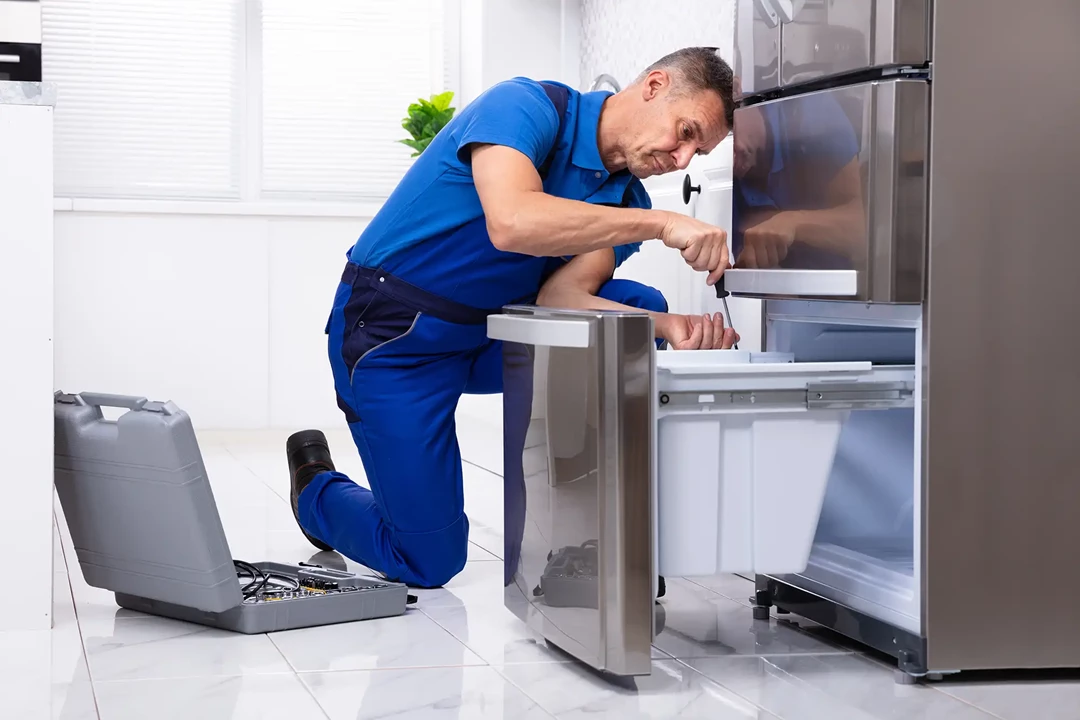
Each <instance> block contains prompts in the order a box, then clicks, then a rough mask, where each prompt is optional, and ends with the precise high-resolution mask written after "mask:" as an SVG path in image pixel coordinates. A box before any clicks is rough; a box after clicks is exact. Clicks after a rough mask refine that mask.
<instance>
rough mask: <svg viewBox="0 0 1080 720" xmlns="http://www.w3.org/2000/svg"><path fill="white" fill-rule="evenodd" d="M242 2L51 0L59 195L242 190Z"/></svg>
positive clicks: (218, 194) (49, 58)
mask: <svg viewBox="0 0 1080 720" xmlns="http://www.w3.org/2000/svg"><path fill="white" fill-rule="evenodd" d="M243 1H244V0H184V1H183V2H177V1H176V0H43V2H42V34H43V38H42V42H43V48H42V53H43V75H44V79H45V80H46V81H52V82H56V83H57V84H58V86H59V88H58V93H59V95H58V100H57V106H56V115H55V157H56V192H57V194H58V195H62V196H91V197H103V196H104V197H157V198H237V197H239V190H240V157H241V156H240V151H239V148H240V143H239V140H240V128H241V119H242V115H241V109H242V107H243V105H242V102H241V100H242V98H241V91H242V87H243V73H244V69H245V62H244V43H243V40H244V16H243V5H242V3H243Z"/></svg>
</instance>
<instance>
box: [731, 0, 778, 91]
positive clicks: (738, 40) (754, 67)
mask: <svg viewBox="0 0 1080 720" xmlns="http://www.w3.org/2000/svg"><path fill="white" fill-rule="evenodd" d="M773 2H774V0H738V5H736V8H735V62H734V64H733V70H734V71H735V76H736V77H737V78H738V79H739V83H740V87H741V90H742V94H744V95H752V94H754V93H761V92H767V91H769V90H775V89H776V88H778V87H780V24H781V21H782V18H781V16H780V14H779V13H778V12H777V11H776V8H775V7H774V5H773Z"/></svg>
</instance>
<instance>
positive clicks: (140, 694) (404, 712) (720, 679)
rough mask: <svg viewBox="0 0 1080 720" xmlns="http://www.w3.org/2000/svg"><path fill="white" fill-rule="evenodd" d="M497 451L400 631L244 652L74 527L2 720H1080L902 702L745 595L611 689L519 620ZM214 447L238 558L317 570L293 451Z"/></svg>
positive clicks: (475, 430)
mask: <svg viewBox="0 0 1080 720" xmlns="http://www.w3.org/2000/svg"><path fill="white" fill-rule="evenodd" d="M490 433H491V431H490V430H489V429H485V428H483V427H482V426H476V427H463V428H462V433H461V434H462V448H463V454H464V455H465V457H466V458H467V460H468V461H469V463H468V464H467V465H466V467H465V484H466V488H465V492H466V505H467V510H468V513H469V515H470V521H471V524H472V528H473V543H474V544H473V546H472V547H471V548H470V554H469V563H468V565H467V566H466V568H465V571H464V572H462V573H461V574H460V575H459V576H458V577H456V578H455V579H454V580H453V581H452V582H450V583H449V584H448V585H447V587H446V588H444V589H440V590H429V591H421V592H420V593H419V595H420V600H419V602H418V603H417V605H415V606H413V608H412V609H410V610H409V611H408V612H407V613H406V614H405V615H404V616H400V617H395V618H389V619H384V620H375V621H369V622H362V623H354V624H351V625H341V626H334V627H325V628H316V629H309V630H300V631H294V632H285V633H276V634H273V635H269V636H267V635H259V636H244V635H236V634H230V633H226V632H220V631H216V630H210V629H207V628H203V627H199V626H195V625H188V624H185V623H180V622H174V621H170V620H163V619H158V618H152V617H148V616H142V615H138V614H136V613H132V612H128V611H124V610H119V609H118V608H117V607H116V605H115V603H114V602H113V599H112V596H111V595H110V594H109V593H107V592H104V591H101V590H97V589H94V588H91V587H89V586H87V585H86V584H85V582H84V581H83V578H82V573H81V572H80V570H79V568H78V566H77V564H76V563H74V555H73V552H72V549H71V544H70V538H69V537H68V534H67V528H66V525H65V523H64V521H63V517H62V515H60V522H59V523H58V535H57V554H58V562H57V568H58V569H59V571H58V572H57V577H56V580H57V582H56V593H55V596H56V622H55V628H54V629H53V630H52V631H51V632H48V633H9V634H2V633H0V693H2V696H3V698H4V702H3V703H2V704H0V718H18V719H19V720H26V719H29V718H50V717H51V718H62V719H64V720H84V719H86V720H90V719H93V718H101V719H102V720H146V719H148V718H155V719H158V718H188V717H195V718H206V719H207V720H229V719H232V718H245V719H247V718H250V719H252V720H256V719H258V720H263V719H269V718H331V719H332V720H338V719H341V720H344V719H346V718H348V719H350V720H352V719H357V720H360V719H363V718H390V717H393V718H447V719H449V718H460V719H471V718H508V719H511V718H529V719H532V718H552V717H556V718H573V717H611V718H620V719H623V718H676V717H681V718H710V719H715V720H722V719H724V718H770V719H772V720H775V719H777V718H783V719H784V720H847V719H848V718H851V719H852V720H855V719H856V718H858V719H860V720H872V719H880V720H894V719H899V718H930V719H934V720H937V719H941V720H945V719H948V720H977V719H980V718H981V719H983V720H987V719H988V718H995V717H996V718H1001V719H1003V720H1075V719H1076V718H1080V709H1078V708H1080V682H1064V681H1056V682H1042V683H1040V682H1030V681H1027V682H1013V683H1004V684H988V683H980V684H974V683H970V682H968V683H964V682H946V683H942V684H938V685H933V686H914V687H911V686H898V685H895V684H894V682H893V675H892V670H891V669H890V668H888V667H887V666H886V665H884V664H882V663H881V662H880V661H878V660H876V659H873V658H871V657H868V656H866V655H863V654H861V653H859V652H855V651H852V650H851V649H850V648H849V647H846V646H844V645H842V644H840V643H839V642H838V641H837V640H836V639H835V638H834V637H832V636H830V635H828V634H826V633H822V632H817V633H815V632H803V631H800V630H798V629H795V628H792V627H790V626H788V625H785V624H778V623H777V622H776V620H775V619H773V620H770V621H769V622H760V621H754V620H753V619H752V618H751V614H750V610H749V607H748V603H747V597H748V596H749V595H750V594H751V587H750V584H749V583H748V582H747V581H745V580H742V579H741V578H737V577H733V576H727V577H717V578H708V579H695V581H693V582H691V581H689V580H684V579H676V578H670V579H669V581H668V595H667V597H666V598H665V599H664V601H663V605H664V611H665V613H666V629H665V630H664V632H663V633H662V634H661V635H660V636H659V637H658V638H657V641H656V648H655V650H654V654H653V655H654V662H653V673H652V675H651V676H649V677H646V678H639V679H637V680H635V681H633V682H630V683H612V682H609V681H607V680H605V679H602V678H600V677H598V676H597V675H595V674H593V673H591V672H589V671H587V670H585V669H584V668H583V667H581V666H580V665H578V664H577V663H575V662H572V661H570V660H569V659H568V658H567V656H565V655H563V654H560V653H558V652H557V651H554V650H552V649H549V648H548V647H547V646H546V645H544V644H543V642H541V641H538V640H537V638H536V637H534V636H533V635H531V634H530V633H529V632H528V631H527V630H526V628H525V627H524V626H523V625H522V624H521V623H519V622H518V621H517V620H516V618H515V617H514V616H513V615H511V614H510V613H509V612H508V611H507V610H505V609H504V608H503V607H502V591H501V590H502V588H501V580H502V563H501V561H500V559H499V556H500V555H501V552H502V537H501V533H502V492H501V480H500V478H499V476H498V475H497V474H496V473H497V472H498V470H499V468H500V467H501V457H500V453H501V447H502V444H501V442H499V439H498V437H491V436H490ZM200 439H201V442H202V448H203V455H204V459H205V461H206V464H207V469H208V471H209V473H210V477H211V479H212V482H213V485H214V491H215V494H216V497H217V501H218V504H219V509H220V512H221V515H222V521H223V522H224V524H225V529H226V533H227V535H228V539H229V543H230V546H231V548H232V550H233V553H234V555H235V556H236V557H239V558H247V559H262V558H274V559H282V560H289V561H303V560H308V559H310V558H311V557H312V556H313V555H314V554H315V550H314V548H312V547H310V546H309V545H308V544H307V543H306V542H305V541H304V539H303V537H302V536H301V535H300V533H299V531H298V530H297V529H296V526H295V524H294V522H293V519H292V514H291V512H290V510H289V507H288V504H287V498H288V476H287V470H286V469H285V467H286V466H285V458H284V439H285V434H284V433H231V434H230V433H226V434H209V433H204V434H202V435H201V438H200ZM330 439H331V444H332V447H333V448H334V450H335V459H336V460H337V462H338V465H339V467H340V468H341V469H342V470H344V471H345V472H348V473H350V474H353V475H354V476H357V477H362V468H361V466H360V463H359V460H358V458H357V456H356V452H355V450H354V449H353V448H352V445H351V442H350V441H349V438H348V436H347V435H345V434H331V436H330ZM65 560H66V561H67V563H65ZM69 565H70V569H71V572H70V573H68V572H67V571H66V569H65V568H67V567H68V566H69ZM350 565H351V566H353V567H355V565H354V564H352V563H350Z"/></svg>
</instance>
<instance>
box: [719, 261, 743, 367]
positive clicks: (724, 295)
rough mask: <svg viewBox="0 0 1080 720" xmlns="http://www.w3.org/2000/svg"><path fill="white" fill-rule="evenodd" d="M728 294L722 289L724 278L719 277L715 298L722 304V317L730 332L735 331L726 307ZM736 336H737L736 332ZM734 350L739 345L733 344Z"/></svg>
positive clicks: (729, 312)
mask: <svg viewBox="0 0 1080 720" xmlns="http://www.w3.org/2000/svg"><path fill="white" fill-rule="evenodd" d="M730 294H731V293H729V292H728V291H727V290H725V289H724V276H723V275H721V276H720V279H719V280H717V281H716V297H718V298H720V299H721V300H722V301H723V302H724V317H725V318H727V324H728V327H730V328H731V329H732V330H735V326H734V325H732V324H731V311H730V310H728V306H727V299H728V295H730ZM736 334H738V332H736ZM734 348H735V349H736V350H738V349H739V343H735V344H734Z"/></svg>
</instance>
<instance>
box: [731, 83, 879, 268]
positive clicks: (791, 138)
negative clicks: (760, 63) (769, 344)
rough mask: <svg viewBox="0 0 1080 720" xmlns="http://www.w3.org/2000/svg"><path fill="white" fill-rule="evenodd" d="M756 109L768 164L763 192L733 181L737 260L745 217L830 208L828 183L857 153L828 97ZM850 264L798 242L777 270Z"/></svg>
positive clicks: (848, 127)
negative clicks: (769, 159) (762, 119)
mask: <svg viewBox="0 0 1080 720" xmlns="http://www.w3.org/2000/svg"><path fill="white" fill-rule="evenodd" d="M757 110H758V111H759V112H761V113H763V114H764V117H765V125H766V127H767V128H768V136H767V137H768V142H770V143H771V145H772V165H771V166H770V167H769V173H768V177H767V179H766V181H765V186H764V188H758V187H753V186H750V185H748V184H747V183H746V182H743V181H740V180H736V181H735V185H734V190H735V192H734V203H733V206H732V213H733V218H732V220H733V222H732V227H733V228H734V230H733V232H732V238H731V240H732V250H733V251H734V253H735V257H736V258H738V256H739V253H740V252H742V246H743V229H742V224H741V220H740V218H741V217H742V216H744V214H746V213H749V212H750V211H757V210H778V211H781V212H782V211H785V210H819V209H822V208H826V207H828V200H827V198H826V195H825V193H826V188H827V187H828V184H829V181H830V180H832V178H833V177H834V176H835V175H836V173H838V172H839V171H840V170H841V169H842V168H843V167H844V166H846V165H847V164H848V163H850V162H851V161H852V159H854V158H855V157H857V156H858V154H859V139H858V137H856V135H855V129H854V128H853V127H852V124H851V119H850V118H849V117H848V116H847V113H845V112H844V109H843V108H842V107H840V105H839V104H838V103H837V102H836V99H835V98H833V97H832V96H831V95H830V94H828V93H814V94H811V95H807V96H806V97H804V98H800V99H799V100H798V101H797V102H796V101H791V100H789V101H775V102H770V103H765V104H763V105H761V106H759V107H758V108H757ZM743 112H747V110H744V111H743ZM808 179H810V180H808ZM850 264H851V261H850V260H849V259H848V258H844V257H841V256H840V255H837V254H835V253H828V252H826V251H824V250H820V249H817V248H812V247H808V246H806V245H801V244H799V243H796V244H795V245H793V246H792V247H791V249H790V250H789V252H788V255H787V257H786V258H785V259H784V261H783V262H781V263H780V266H781V267H784V268H799V269H829V268H833V269H842V268H846V267H849V266H850Z"/></svg>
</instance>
